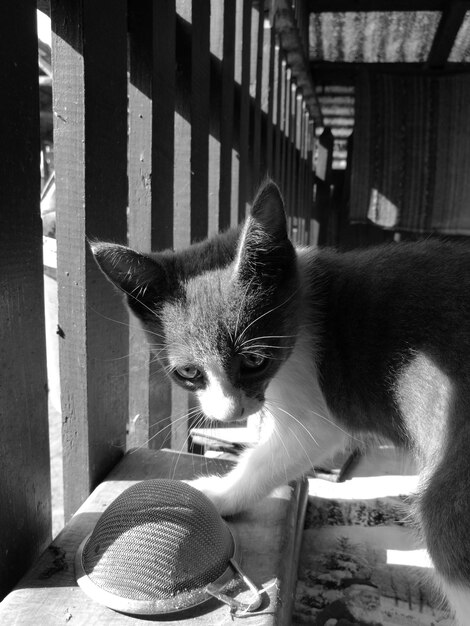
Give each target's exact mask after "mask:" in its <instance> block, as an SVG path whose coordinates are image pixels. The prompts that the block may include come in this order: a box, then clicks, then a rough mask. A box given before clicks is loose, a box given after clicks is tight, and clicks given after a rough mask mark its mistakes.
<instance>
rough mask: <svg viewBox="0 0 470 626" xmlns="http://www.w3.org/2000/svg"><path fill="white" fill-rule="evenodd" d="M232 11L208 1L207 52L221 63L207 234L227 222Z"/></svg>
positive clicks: (228, 1) (214, 92) (227, 0)
mask: <svg viewBox="0 0 470 626" xmlns="http://www.w3.org/2000/svg"><path fill="white" fill-rule="evenodd" d="M235 10H236V3H235V2H233V0H224V2H223V3H221V2H220V0H211V23H210V32H211V54H212V55H213V57H214V58H215V59H216V60H217V62H220V64H221V78H220V88H217V87H211V99H212V104H211V135H210V137H209V233H214V232H217V231H218V230H225V229H227V228H228V227H229V226H230V224H231V204H232V159H233V156H234V154H233V153H234V147H233V140H234V121H235V120H234V97H235V83H234V70H235V24H236V15H235ZM237 184H238V181H237ZM237 209H238V207H237Z"/></svg>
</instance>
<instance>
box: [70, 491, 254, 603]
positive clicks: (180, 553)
mask: <svg viewBox="0 0 470 626" xmlns="http://www.w3.org/2000/svg"><path fill="white" fill-rule="evenodd" d="M75 567H76V575H77V581H78V584H79V585H80V586H81V587H82V589H83V590H84V591H85V592H86V593H87V594H88V595H89V596H91V597H92V598H93V599H95V600H97V601H98V602H100V603H101V604H105V605H106V606H108V607H110V608H112V609H115V610H118V611H123V612H126V613H136V614H159V613H163V614H164V613H172V612H175V611H181V610H184V609H187V608H189V607H192V606H195V605H197V604H200V603H201V602H204V601H205V600H208V599H209V598H210V597H212V596H216V597H218V598H219V599H221V600H223V601H224V602H227V603H228V604H230V605H231V606H232V608H240V607H242V608H244V609H245V610H255V609H256V608H258V606H259V604H260V602H261V600H260V596H259V592H258V590H257V589H256V587H255V586H254V585H253V583H251V582H250V581H249V580H248V579H247V578H246V577H245V576H244V574H243V573H242V572H241V571H240V570H239V567H238V565H237V554H236V545H235V541H234V539H233V536H232V533H231V532H230V529H229V527H228V526H227V524H226V523H225V522H224V520H223V519H222V518H221V517H220V515H219V513H218V512H217V510H216V509H215V507H214V505H213V504H212V502H211V501H210V500H209V499H208V498H207V497H206V496H205V495H204V494H203V493H201V492H200V491H198V490H197V489H195V488H194V487H192V486H190V485H188V484H186V483H183V482H180V481H177V480H165V479H155V480H145V481H142V482H140V483H137V484H135V485H133V486H131V487H129V488H128V489H126V490H125V491H123V493H121V495H119V496H118V497H117V498H116V499H115V500H114V501H113V502H112V503H111V504H110V506H109V507H108V508H107V509H106V511H105V512H104V513H103V515H102V516H101V518H100V519H99V521H98V523H97V524H96V526H95V528H94V530H93V532H92V533H91V534H90V535H88V537H86V538H85V540H84V541H83V542H82V544H81V546H80V548H79V550H78V551H77V555H76V560H75ZM236 574H239V576H241V577H242V578H243V580H244V581H245V583H246V584H247V585H248V586H249V587H250V589H251V590H252V591H253V592H254V593H255V594H256V599H255V600H254V601H253V602H252V603H250V604H249V605H241V604H240V603H239V602H237V601H236V600H233V599H231V598H229V597H227V596H226V595H225V593H224V592H223V588H224V585H226V584H227V583H228V582H229V581H231V580H233V578H234V577H235V576H236Z"/></svg>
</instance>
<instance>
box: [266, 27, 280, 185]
mask: <svg viewBox="0 0 470 626" xmlns="http://www.w3.org/2000/svg"><path fill="white" fill-rule="evenodd" d="M266 21H267V20H266ZM266 21H265V22H266ZM264 40H265V43H264V53H263V57H264V61H263V62H264V63H265V69H264V70H263V78H265V79H266V83H265V84H264V82H263V85H264V86H263V94H264V95H263V110H264V111H266V141H265V159H264V161H265V170H266V172H267V174H268V175H269V176H271V177H274V133H275V130H274V129H275V124H276V116H277V108H276V107H277V89H278V74H277V72H278V69H279V64H278V53H279V49H277V51H276V37H275V34H274V29H273V28H272V25H271V23H270V22H269V28H268V25H267V24H266V23H265V38H264Z"/></svg>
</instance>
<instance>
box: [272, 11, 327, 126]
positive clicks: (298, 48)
mask: <svg viewBox="0 0 470 626" xmlns="http://www.w3.org/2000/svg"><path fill="white" fill-rule="evenodd" d="M272 23H273V27H274V29H275V31H276V33H277V34H278V35H279V40H280V43H281V47H282V49H283V50H284V52H285V54H286V59H287V65H288V66H289V67H290V68H291V70H292V79H293V80H295V82H296V84H297V86H298V87H299V89H302V93H303V96H304V98H305V102H306V105H307V108H308V110H309V112H310V115H311V116H312V117H313V118H314V119H315V120H316V121H317V122H318V123H319V124H321V122H322V120H321V108H320V105H319V104H318V101H317V97H316V94H315V85H314V82H313V79H312V75H311V73H310V65H309V62H308V51H306V50H304V42H305V36H303V35H302V33H301V32H300V30H299V24H298V23H297V21H296V17H295V13H294V9H293V8H292V3H291V2H288V0H275V5H274V17H273V22H272Z"/></svg>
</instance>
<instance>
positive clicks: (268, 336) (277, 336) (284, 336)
mask: <svg viewBox="0 0 470 626" xmlns="http://www.w3.org/2000/svg"><path fill="white" fill-rule="evenodd" d="M296 338H297V335H261V336H260V337H251V338H250V339H245V341H244V342H243V344H244V345H245V344H247V343H250V342H251V341H261V339H296Z"/></svg>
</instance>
